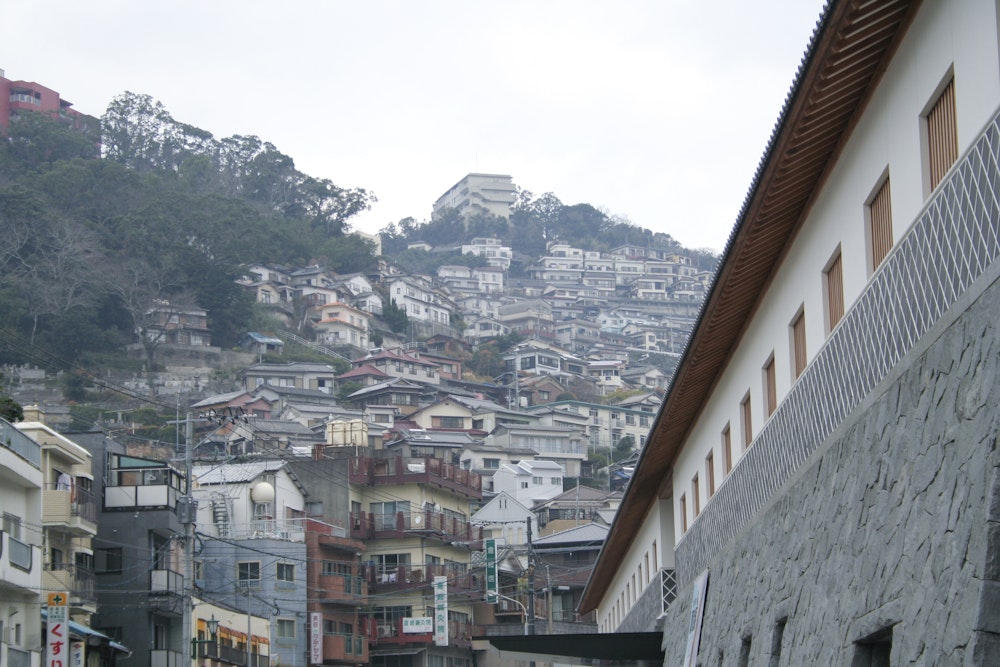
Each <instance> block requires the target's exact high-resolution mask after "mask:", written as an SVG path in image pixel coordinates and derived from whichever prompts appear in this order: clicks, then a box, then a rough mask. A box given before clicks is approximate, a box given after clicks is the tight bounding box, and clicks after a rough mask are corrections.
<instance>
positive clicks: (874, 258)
mask: <svg viewBox="0 0 1000 667" xmlns="http://www.w3.org/2000/svg"><path fill="white" fill-rule="evenodd" d="M865 223H866V224H865V231H866V234H865V236H866V238H867V241H868V243H867V246H868V269H869V272H870V273H874V272H875V270H876V269H878V267H879V266H881V265H882V262H884V261H885V258H886V257H887V256H888V255H889V253H890V252H891V251H892V246H893V233H892V184H891V181H890V179H889V172H888V171H886V172H885V173H884V174H883V176H882V178H880V179H879V181H878V184H877V185H876V186H875V188H874V189H873V190H872V194H871V196H869V197H868V199H867V200H866V201H865Z"/></svg>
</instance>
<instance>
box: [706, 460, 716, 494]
mask: <svg viewBox="0 0 1000 667" xmlns="http://www.w3.org/2000/svg"><path fill="white" fill-rule="evenodd" d="M705 483H706V484H708V497H709V498H711V497H712V496H714V495H715V453H714V452H709V453H708V456H706V457H705Z"/></svg>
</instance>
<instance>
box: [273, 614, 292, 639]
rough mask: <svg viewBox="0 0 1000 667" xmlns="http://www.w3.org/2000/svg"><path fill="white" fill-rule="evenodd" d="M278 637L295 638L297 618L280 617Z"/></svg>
mask: <svg viewBox="0 0 1000 667" xmlns="http://www.w3.org/2000/svg"><path fill="white" fill-rule="evenodd" d="M276 624H277V630H278V639H295V619H294V618H279V619H277V621H276Z"/></svg>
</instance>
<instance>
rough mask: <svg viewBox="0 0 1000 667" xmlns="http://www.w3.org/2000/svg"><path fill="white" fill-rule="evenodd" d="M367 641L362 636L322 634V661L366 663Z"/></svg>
mask: <svg viewBox="0 0 1000 667" xmlns="http://www.w3.org/2000/svg"><path fill="white" fill-rule="evenodd" d="M367 653H368V641H367V638H366V637H364V636H363V635H346V634H338V633H324V634H323V660H324V661H326V660H350V661H353V662H367Z"/></svg>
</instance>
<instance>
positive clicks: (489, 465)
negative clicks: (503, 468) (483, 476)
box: [483, 459, 500, 470]
mask: <svg viewBox="0 0 1000 667" xmlns="http://www.w3.org/2000/svg"><path fill="white" fill-rule="evenodd" d="M483 467H484V468H486V469H487V470H497V469H499V468H500V459H483Z"/></svg>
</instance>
